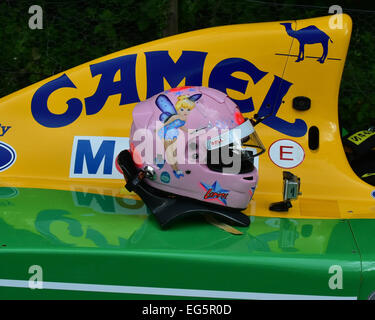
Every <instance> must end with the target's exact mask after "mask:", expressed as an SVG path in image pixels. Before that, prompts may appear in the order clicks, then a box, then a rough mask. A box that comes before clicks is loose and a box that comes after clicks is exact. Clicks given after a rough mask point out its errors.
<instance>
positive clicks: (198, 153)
mask: <svg viewBox="0 0 375 320" xmlns="http://www.w3.org/2000/svg"><path fill="white" fill-rule="evenodd" d="M264 151H265V149H264V146H263V144H262V142H261V141H260V139H259V137H258V136H257V134H256V132H255V129H254V127H253V125H252V123H251V121H250V120H249V119H245V118H244V117H243V116H242V114H241V112H240V110H239V108H238V107H237V106H236V104H235V103H234V102H233V101H232V100H231V99H230V98H229V97H228V96H227V95H226V94H224V93H222V92H220V91H218V90H216V89H212V88H206V87H180V88H173V89H170V90H167V91H164V92H162V93H160V94H157V95H155V96H153V97H151V98H149V99H147V100H145V101H142V102H140V103H138V104H137V105H136V107H135V108H134V111H133V124H132V127H131V133H130V155H131V157H132V160H133V161H134V164H135V166H136V167H137V168H138V169H137V170H143V172H145V173H146V175H145V176H146V179H144V181H145V183H146V184H147V185H148V186H149V187H151V190H154V191H155V192H162V193H163V194H164V195H166V196H167V197H168V196H173V195H177V196H178V197H179V198H185V200H186V198H187V199H196V200H198V201H200V202H201V203H204V204H207V206H206V208H216V209H215V210H217V208H218V207H220V206H221V207H227V208H228V209H230V210H231V209H233V210H238V211H240V210H243V209H245V208H246V207H247V206H248V204H249V202H250V200H251V199H252V197H253V195H254V192H255V189H256V186H257V181H258V171H257V168H256V167H255V166H254V157H257V156H259V155H260V154H261V153H263V152H264ZM120 166H121V165H120ZM219 211H220V210H219ZM241 214H242V213H241Z"/></svg>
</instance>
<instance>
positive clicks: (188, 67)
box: [31, 50, 307, 137]
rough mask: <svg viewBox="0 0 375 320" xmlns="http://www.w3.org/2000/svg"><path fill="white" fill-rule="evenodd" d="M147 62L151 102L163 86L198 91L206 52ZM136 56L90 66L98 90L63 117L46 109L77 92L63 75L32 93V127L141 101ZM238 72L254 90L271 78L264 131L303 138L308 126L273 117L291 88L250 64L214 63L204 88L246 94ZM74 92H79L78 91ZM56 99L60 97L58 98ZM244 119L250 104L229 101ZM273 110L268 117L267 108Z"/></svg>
mask: <svg viewBox="0 0 375 320" xmlns="http://www.w3.org/2000/svg"><path fill="white" fill-rule="evenodd" d="M143 54H144V55H145V59H146V70H145V74H147V82H146V87H147V94H146V98H150V97H152V96H154V95H155V94H157V93H160V92H162V91H163V90H164V81H165V80H166V81H167V82H168V83H169V84H170V86H171V87H177V86H178V85H179V84H180V82H181V81H182V80H183V79H185V84H186V86H187V87H189V86H202V85H203V83H202V79H203V70H204V69H205V68H207V67H205V60H206V56H207V54H208V52H201V51H185V50H183V51H182V54H181V56H180V58H179V59H178V60H177V61H174V60H173V59H172V58H171V56H170V55H169V53H168V51H150V52H145V53H142V55H143ZM138 55H140V54H130V55H124V56H120V57H117V58H113V59H110V60H106V61H102V62H99V63H96V64H93V65H91V66H90V71H91V76H92V77H97V76H100V81H99V83H98V86H97V88H96V90H95V92H94V94H93V95H92V96H89V97H81V96H76V97H73V98H70V99H69V100H67V101H65V103H66V104H67V106H68V107H67V109H66V111H65V112H64V113H53V112H52V111H51V110H53V108H51V107H48V105H47V101H48V98H49V97H50V96H51V94H54V93H55V92H56V91H57V90H60V89H62V88H72V89H73V91H74V89H79V88H77V86H79V83H77V82H76V83H75V82H73V80H72V79H70V78H69V76H68V75H67V74H65V73H64V74H63V75H61V76H59V77H58V78H54V79H53V80H51V81H49V82H47V83H45V84H43V85H42V86H41V87H39V88H38V89H37V90H36V92H35V93H34V95H33V97H32V100H31V113H32V115H33V117H34V119H35V121H36V122H38V123H39V124H40V125H42V126H44V127H48V128H60V127H64V126H68V125H70V124H71V123H73V122H75V121H76V120H77V119H78V118H79V117H82V116H83V115H82V113H84V112H85V114H86V116H90V115H94V114H97V113H99V112H100V111H101V110H102V109H103V107H104V105H105V103H106V101H107V100H108V98H109V97H110V96H112V95H117V94H120V95H121V99H120V102H119V106H122V105H128V104H133V103H137V102H139V101H140V99H139V95H138V88H137V82H136V63H137V58H138ZM117 72H120V74H121V80H119V81H114V78H115V75H116V73H117ZM237 72H241V73H245V74H247V75H249V77H250V78H251V80H249V81H251V82H252V84H251V85H255V86H256V85H257V84H258V83H259V82H262V79H264V78H265V77H271V78H272V83H271V85H270V87H269V88H268V89H267V91H266V92H264V93H263V96H264V99H263V102H261V103H260V105H259V106H257V107H258V108H257V114H258V116H259V117H264V116H267V117H266V119H265V120H264V121H263V122H262V123H263V124H264V125H266V126H269V127H270V128H272V129H274V130H276V131H279V132H281V133H283V134H286V135H288V136H292V137H302V136H304V135H305V134H306V132H307V125H306V122H305V121H304V120H302V119H295V120H294V122H288V121H286V120H284V119H282V118H279V117H278V116H277V113H278V111H279V109H280V108H281V106H282V101H283V99H284V97H285V95H286V94H287V92H288V91H289V89H290V87H291V86H292V85H293V83H291V82H289V81H287V80H285V79H283V78H280V77H278V76H276V75H273V74H271V73H269V72H266V71H263V70H260V69H259V68H258V67H257V66H255V65H254V64H253V63H252V62H250V61H248V60H246V59H243V58H227V59H224V60H222V61H220V62H218V63H217V64H216V65H215V66H214V67H213V69H212V70H211V72H210V73H209V75H208V84H204V85H205V86H208V87H211V88H214V89H217V90H220V91H222V92H224V93H226V92H227V89H230V90H234V91H237V92H240V93H242V94H245V93H246V91H247V87H248V85H249V81H247V80H243V79H240V78H236V77H235V76H233V74H235V73H237ZM185 89H186V88H185ZM77 91H78V90H77ZM56 94H59V93H56ZM232 100H233V101H234V102H235V103H236V104H237V105H238V107H239V109H240V111H241V112H242V113H247V112H252V111H254V110H255V107H256V106H254V103H253V98H252V97H249V98H247V99H243V100H239V99H232ZM270 105H271V106H273V108H272V111H271V112H272V113H271V114H270V110H269V109H270V108H268V106H270Z"/></svg>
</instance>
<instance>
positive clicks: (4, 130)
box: [0, 123, 12, 137]
mask: <svg viewBox="0 0 375 320" xmlns="http://www.w3.org/2000/svg"><path fill="white" fill-rule="evenodd" d="M10 128H12V127H10V126H2V125H1V123H0V137H3V136H4V135H5V134H6V133H7V132H8V131H9V129H10Z"/></svg>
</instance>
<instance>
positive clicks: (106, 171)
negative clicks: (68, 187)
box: [69, 136, 129, 179]
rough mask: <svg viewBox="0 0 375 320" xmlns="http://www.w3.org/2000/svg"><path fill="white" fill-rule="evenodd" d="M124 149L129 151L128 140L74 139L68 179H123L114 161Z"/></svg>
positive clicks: (119, 138) (80, 137)
mask: <svg viewBox="0 0 375 320" xmlns="http://www.w3.org/2000/svg"><path fill="white" fill-rule="evenodd" d="M125 149H129V138H123V137H90V136H76V137H74V141H73V148H72V156H71V161H70V175H69V176H70V178H95V179H98V178H101V179H123V178H124V177H123V175H122V172H121V171H120V170H119V169H118V168H117V167H116V163H115V161H116V158H117V156H118V154H119V153H120V152H121V151H122V150H125Z"/></svg>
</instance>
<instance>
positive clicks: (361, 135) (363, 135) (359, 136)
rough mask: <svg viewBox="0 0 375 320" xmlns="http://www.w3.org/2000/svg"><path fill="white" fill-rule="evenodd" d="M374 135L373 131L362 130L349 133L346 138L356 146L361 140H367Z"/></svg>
mask: <svg viewBox="0 0 375 320" xmlns="http://www.w3.org/2000/svg"><path fill="white" fill-rule="evenodd" d="M373 135H375V132H373V131H368V130H362V131H359V132H356V133H355V134H353V135H351V136H350V137H349V138H348V140H349V141H351V142H353V143H354V144H356V145H357V146H358V145H360V144H361V143H362V142H364V141H365V140H367V139H368V138H370V137H372V136H373Z"/></svg>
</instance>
